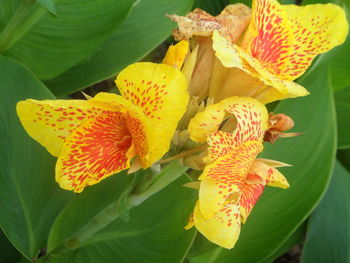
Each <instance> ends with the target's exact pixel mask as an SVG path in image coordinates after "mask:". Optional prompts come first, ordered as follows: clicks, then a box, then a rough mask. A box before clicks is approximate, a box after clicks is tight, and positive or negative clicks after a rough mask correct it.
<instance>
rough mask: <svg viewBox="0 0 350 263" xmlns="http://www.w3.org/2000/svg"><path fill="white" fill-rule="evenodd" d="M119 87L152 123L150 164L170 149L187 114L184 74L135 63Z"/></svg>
mask: <svg viewBox="0 0 350 263" xmlns="http://www.w3.org/2000/svg"><path fill="white" fill-rule="evenodd" d="M116 84H117V86H118V88H119V90H120V92H121V94H122V95H123V97H124V98H125V99H127V100H129V101H131V102H132V103H133V104H134V105H136V106H138V107H140V108H141V109H142V111H143V112H144V114H145V115H146V117H147V118H148V119H149V120H150V121H151V123H152V125H153V130H154V131H155V132H156V133H157V135H156V136H155V138H156V142H155V143H156V145H155V146H154V147H153V149H152V150H151V152H150V160H151V161H153V162H154V161H156V160H158V159H159V158H160V157H161V156H162V155H164V153H166V151H167V150H168V149H169V145H170V141H171V138H172V137H173V135H174V132H175V130H176V126H177V124H178V121H179V120H180V118H181V117H182V115H183V114H184V112H185V111H186V107H187V103H188V99H189V96H188V93H187V82H186V79H185V77H184V74H183V73H181V72H180V71H178V70H176V69H174V68H173V67H171V66H168V65H164V64H154V63H146V62H145V63H136V64H133V65H130V66H128V67H127V68H126V69H124V70H123V71H122V72H120V74H119V75H118V77H117V79H116ZM174 102H176V103H174Z"/></svg>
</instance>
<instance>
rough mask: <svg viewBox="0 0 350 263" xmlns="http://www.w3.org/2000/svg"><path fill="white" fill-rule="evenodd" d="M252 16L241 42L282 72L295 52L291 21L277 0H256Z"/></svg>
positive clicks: (265, 64) (260, 60) (272, 69)
mask: <svg viewBox="0 0 350 263" xmlns="http://www.w3.org/2000/svg"><path fill="white" fill-rule="evenodd" d="M252 10H253V14H252V20H251V22H250V25H249V28H248V30H247V32H246V34H245V36H244V38H245V39H246V40H245V39H243V43H242V44H241V45H240V46H241V47H242V48H243V49H244V50H245V51H246V52H247V53H248V54H250V55H251V56H252V57H254V58H255V59H257V60H258V61H259V62H260V63H261V64H262V65H263V67H264V68H266V69H267V70H268V71H270V72H274V73H275V74H276V75H279V72H280V71H281V70H282V68H283V67H284V66H285V65H286V64H287V63H288V61H289V56H290V54H291V53H292V52H293V42H294V35H293V32H292V27H291V24H290V21H289V20H288V17H287V14H286V12H285V11H284V9H283V8H282V6H281V5H280V4H279V3H278V1H276V0H253V4H252Z"/></svg>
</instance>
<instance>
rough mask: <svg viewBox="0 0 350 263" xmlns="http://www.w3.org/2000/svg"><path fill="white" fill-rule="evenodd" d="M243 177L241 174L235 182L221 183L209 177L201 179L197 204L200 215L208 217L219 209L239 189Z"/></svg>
mask: <svg viewBox="0 0 350 263" xmlns="http://www.w3.org/2000/svg"><path fill="white" fill-rule="evenodd" d="M243 179H244V177H243V176H242V177H241V178H237V181H236V182H235V183H223V182H220V181H215V180H212V179H210V178H205V179H203V180H202V181H201V185H200V189H199V205H200V210H201V213H202V215H203V216H204V217H205V218H210V217H212V216H213V215H214V214H215V213H216V212H217V211H218V210H220V209H221V208H222V207H223V205H224V204H225V203H226V202H227V201H226V200H227V199H229V198H231V197H234V196H235V194H236V193H237V192H238V191H239V188H240V186H241V185H242V182H243ZM237 200H238V199H237Z"/></svg>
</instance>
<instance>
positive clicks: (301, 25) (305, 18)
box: [279, 4, 348, 80]
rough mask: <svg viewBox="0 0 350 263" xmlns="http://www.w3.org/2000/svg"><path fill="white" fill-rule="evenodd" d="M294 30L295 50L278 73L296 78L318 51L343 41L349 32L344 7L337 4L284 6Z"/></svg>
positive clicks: (291, 78) (285, 76)
mask: <svg viewBox="0 0 350 263" xmlns="http://www.w3.org/2000/svg"><path fill="white" fill-rule="evenodd" d="M283 9H284V10H285V11H286V13H287V16H288V18H289V20H290V23H291V25H292V32H293V34H294V38H295V40H294V45H293V53H292V54H291V56H290V59H289V62H288V63H286V64H285V66H284V68H283V69H282V71H281V72H280V73H279V75H280V76H281V77H282V78H284V79H289V80H293V79H296V78H298V77H299V76H301V75H302V74H303V73H304V72H305V71H306V69H307V68H308V67H309V66H310V65H311V62H312V60H313V59H314V58H315V57H316V56H317V55H318V54H322V53H325V52H327V51H328V50H330V49H332V48H333V47H335V46H338V45H340V44H342V43H343V42H344V41H345V39H346V36H347V34H348V22H347V19H346V15H345V12H344V10H343V9H342V8H341V7H339V6H337V5H334V4H327V5H324V4H315V5H306V6H297V5H286V6H283Z"/></svg>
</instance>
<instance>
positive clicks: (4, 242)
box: [0, 230, 21, 263]
mask: <svg viewBox="0 0 350 263" xmlns="http://www.w3.org/2000/svg"><path fill="white" fill-rule="evenodd" d="M0 259H1V262H6V263H17V262H18V261H19V260H20V259H21V254H20V253H19V252H18V251H17V250H16V248H15V247H14V246H13V245H12V244H11V243H10V241H9V240H8V239H7V238H6V236H5V235H4V233H3V232H2V231H1V230H0Z"/></svg>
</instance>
